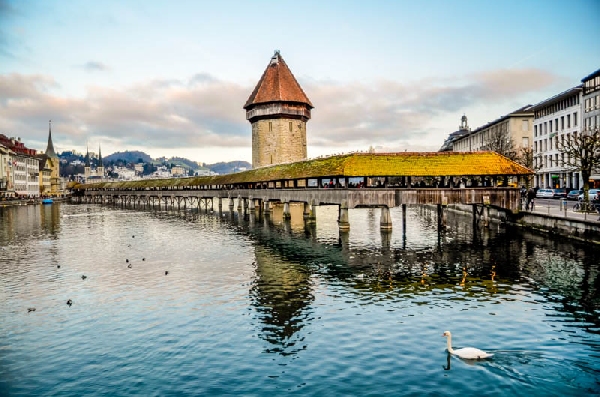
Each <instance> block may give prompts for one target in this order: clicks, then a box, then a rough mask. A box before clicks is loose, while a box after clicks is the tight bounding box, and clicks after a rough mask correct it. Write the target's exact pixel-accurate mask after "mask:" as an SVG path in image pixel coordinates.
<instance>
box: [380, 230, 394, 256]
mask: <svg viewBox="0 0 600 397" xmlns="http://www.w3.org/2000/svg"><path fill="white" fill-rule="evenodd" d="M391 246H392V231H391V230H381V248H382V249H383V251H384V252H389V250H390V248H391Z"/></svg>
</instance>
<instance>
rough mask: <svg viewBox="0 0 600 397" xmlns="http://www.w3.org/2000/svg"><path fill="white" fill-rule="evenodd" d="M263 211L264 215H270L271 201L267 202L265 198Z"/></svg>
mask: <svg viewBox="0 0 600 397" xmlns="http://www.w3.org/2000/svg"><path fill="white" fill-rule="evenodd" d="M263 212H264V213H265V215H266V216H269V215H271V203H269V200H267V198H264V199H263Z"/></svg>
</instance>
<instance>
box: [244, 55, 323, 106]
mask: <svg viewBox="0 0 600 397" xmlns="http://www.w3.org/2000/svg"><path fill="white" fill-rule="evenodd" d="M268 102H297V103H304V104H307V105H308V106H310V107H311V108H313V107H314V106H313V105H312V103H311V102H310V100H309V99H308V97H307V96H306V94H305V93H304V91H303V90H302V88H301V87H300V84H298V81H296V78H295V77H294V75H293V74H292V72H291V71H290V69H289V68H288V66H287V64H286V63H285V61H284V60H283V57H282V56H281V54H280V53H279V51H275V55H273V57H272V58H271V60H270V61H269V65H268V66H267V68H266V69H265V72H264V73H263V75H262V77H261V78H260V80H259V81H258V84H256V87H255V88H254V91H252V94H250V97H249V98H248V100H247V101H246V104H245V105H244V109H248V108H250V107H252V106H254V105H257V104H261V103H268Z"/></svg>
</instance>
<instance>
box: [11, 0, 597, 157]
mask: <svg viewBox="0 0 600 397" xmlns="http://www.w3.org/2000/svg"><path fill="white" fill-rule="evenodd" d="M598 15H600V1H599V0H571V1H562V0H540V1H533V0H515V1H513V0H503V1H483V0H482V1H476V0H456V1H451V0H445V1H436V0H423V1H414V0H411V1H404V0H398V1H391V0H389V1H380V0H371V1H353V0H345V1H336V0H328V1H312V0H305V1H303V2H298V1H286V0H279V1H261V0H255V1H228V0H223V1H201V0H197V1H176V2H172V1H149V0H143V1H128V0H120V1H110V0H103V1H95V0H92V1H85V0H76V1H53V0H44V1H36V0H29V1H12V0H0V133H2V134H5V135H7V136H9V137H13V136H14V137H21V139H22V141H23V142H24V143H25V145H26V146H27V147H29V148H33V149H38V150H45V148H46V142H47V139H48V121H49V120H52V139H53V142H54V147H55V149H56V151H58V152H62V151H67V150H77V151H79V152H83V153H85V151H86V148H87V147H89V150H90V151H91V152H96V151H97V149H98V147H101V148H102V154H103V155H104V156H106V155H108V154H111V153H113V152H116V151H125V150H130V151H131V150H141V151H144V152H146V153H148V154H149V155H150V156H152V157H154V158H157V157H162V156H165V157H172V156H180V157H187V158H189V159H191V160H195V161H198V162H202V163H215V162H219V161H233V160H245V161H249V162H250V161H251V158H252V150H251V144H252V142H251V126H250V123H249V122H248V121H247V120H246V117H245V116H246V115H245V111H244V109H243V105H244V103H245V102H246V100H247V99H248V97H249V96H250V94H251V92H252V90H253V88H254V86H255V85H256V83H257V82H258V80H259V79H260V77H261V75H262V73H263V72H264V70H265V68H266V67H267V65H268V63H269V60H270V58H271V56H272V55H273V52H274V50H279V51H280V52H281V55H282V57H283V58H284V59H285V61H286V63H287V65H288V66H289V68H290V69H291V71H292V73H294V75H295V77H296V79H297V80H298V82H299V83H300V85H301V87H302V88H303V89H304V91H305V93H306V94H307V96H308V98H309V99H310V100H311V102H312V104H313V105H314V106H315V108H314V109H313V111H312V119H311V120H309V121H308V124H307V146H308V148H307V150H308V157H309V158H312V157H317V156H322V155H329V154H337V153H345V152H351V151H366V150H368V149H369V148H370V147H373V148H375V149H376V150H377V151H437V150H438V149H439V148H440V146H441V145H442V143H443V141H444V139H445V138H446V137H447V136H448V134H449V133H451V132H453V131H456V130H457V129H458V126H459V124H460V118H461V117H462V115H463V114H465V115H466V116H467V117H468V122H469V126H470V127H471V128H472V129H475V128H477V127H479V126H482V125H484V124H486V123H488V122H490V121H492V120H495V119H497V118H499V117H501V116H504V115H506V114H508V113H510V112H512V111H514V110H516V109H518V108H520V107H522V106H525V105H528V104H536V103H538V102H541V101H543V100H545V99H547V98H549V97H551V96H554V95H556V94H558V93H560V92H562V91H564V90H567V89H569V88H571V87H574V86H576V85H578V84H580V83H581V79H582V78H583V77H585V76H587V75H589V74H590V73H592V72H594V71H596V70H598V69H600V41H599V40H598V32H600V19H599V18H598Z"/></svg>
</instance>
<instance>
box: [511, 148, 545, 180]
mask: <svg viewBox="0 0 600 397" xmlns="http://www.w3.org/2000/svg"><path fill="white" fill-rule="evenodd" d="M541 157H542V156H541V155H539V154H538V155H535V154H534V152H533V148H532V147H521V148H519V149H518V150H517V151H516V158H515V161H516V162H517V163H519V164H521V165H522V166H524V167H527V168H529V169H530V170H533V171H538V170H540V169H541V168H542V162H541ZM526 180H527V187H530V186H531V184H532V182H533V174H532V175H530V176H528V177H527V179H526Z"/></svg>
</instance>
